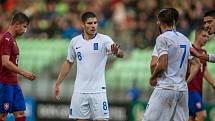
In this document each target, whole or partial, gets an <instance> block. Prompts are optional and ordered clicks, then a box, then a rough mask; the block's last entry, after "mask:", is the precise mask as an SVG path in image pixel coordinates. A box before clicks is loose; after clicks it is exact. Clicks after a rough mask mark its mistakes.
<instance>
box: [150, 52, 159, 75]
mask: <svg viewBox="0 0 215 121" xmlns="http://www.w3.org/2000/svg"><path fill="white" fill-rule="evenodd" d="M157 62H158V57H157V56H152V59H151V63H150V71H151V74H153V72H154V70H155V67H156V66H157Z"/></svg>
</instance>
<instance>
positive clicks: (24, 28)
mask: <svg viewBox="0 0 215 121" xmlns="http://www.w3.org/2000/svg"><path fill="white" fill-rule="evenodd" d="M27 27H28V24H27V23H26V22H25V23H20V24H17V25H16V35H18V36H21V35H23V34H24V33H25V32H26V31H27Z"/></svg>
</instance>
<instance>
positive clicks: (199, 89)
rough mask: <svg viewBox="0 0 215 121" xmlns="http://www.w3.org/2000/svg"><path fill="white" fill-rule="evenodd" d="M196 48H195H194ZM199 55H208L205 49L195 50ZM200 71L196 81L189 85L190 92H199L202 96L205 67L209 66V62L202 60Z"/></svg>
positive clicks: (195, 78)
mask: <svg viewBox="0 0 215 121" xmlns="http://www.w3.org/2000/svg"><path fill="white" fill-rule="evenodd" d="M193 47H194V45H193ZM194 48H195V47H194ZM195 49H196V50H197V51H198V52H199V53H205V54H206V53H207V51H206V50H204V49H197V48H195ZM200 64H201V65H200V69H199V71H198V73H197V74H196V76H195V77H194V79H193V80H192V81H190V83H188V90H189V91H197V92H200V93H201V94H202V85H203V84H202V83H203V77H204V71H205V67H206V66H207V61H205V60H202V59H200Z"/></svg>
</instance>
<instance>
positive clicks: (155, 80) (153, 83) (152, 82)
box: [149, 78, 158, 87]
mask: <svg viewBox="0 0 215 121" xmlns="http://www.w3.org/2000/svg"><path fill="white" fill-rule="evenodd" d="M149 83H150V85H151V86H153V87H154V86H156V85H157V83H158V82H157V79H152V78H150V80H149Z"/></svg>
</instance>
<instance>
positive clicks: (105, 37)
mask: <svg viewBox="0 0 215 121" xmlns="http://www.w3.org/2000/svg"><path fill="white" fill-rule="evenodd" d="M97 36H98V37H101V38H103V39H111V37H110V36H108V35H106V34H101V33H97Z"/></svg>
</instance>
